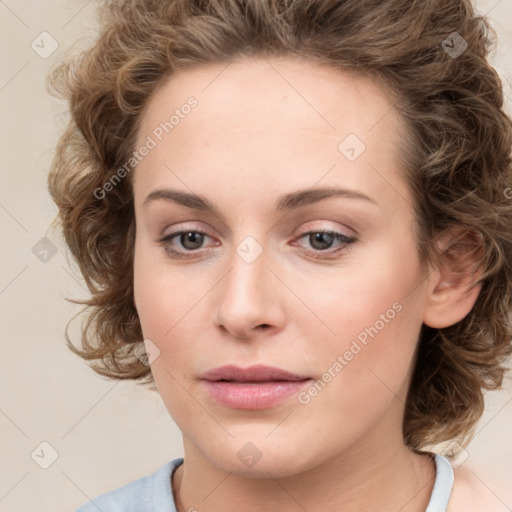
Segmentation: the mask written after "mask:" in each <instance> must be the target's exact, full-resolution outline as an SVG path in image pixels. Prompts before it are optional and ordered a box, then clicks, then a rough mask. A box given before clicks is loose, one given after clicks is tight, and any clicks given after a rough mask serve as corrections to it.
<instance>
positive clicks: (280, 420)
mask: <svg viewBox="0 0 512 512" xmlns="http://www.w3.org/2000/svg"><path fill="white" fill-rule="evenodd" d="M190 96H194V97H195V98H196V99H197V101H198V106H197V107H196V108H195V109H193V110H192V111H191V113H190V114H188V116H185V117H184V118H183V119H181V120H180V122H179V124H178V125H177V126H175V128H174V129H173V130H172V132H170V133H169V134H168V135H167V136H164V137H163V139H162V141H161V142H159V143H158V144H157V146H156V147H155V148H154V149H152V150H151V151H150V152H149V154H148V155H147V156H146V157H145V158H144V159H143V160H142V161H141V162H140V163H139V164H138V166H137V168H136V170H135V171H134V174H133V190H134V201H135V216H136V226H137V228H136V243H135V261H134V288H135V293H134V300H135V304H136V307H137V310H138V313H139V317H140V321H141V325H142V330H143V333H144V337H145V338H146V339H149V340H151V342H152V343H153V344H154V345H156V346H157V347H158V349H159V350H160V354H159V357H157V358H156V359H155V360H154V361H153V362H152V365H151V369H152V373H153V376H154V379H155V383H156V385H157V387H158V390H159V393H160V394H161V396H162V399H163V401H164V403H165V406H166V408H167V409H168V411H169V413H170V415H171V416H172V418H173V419H174V421H175V422H176V423H177V425H178V426H179V428H180V429H181V431H182V433H183V443H184V450H185V457H184V458H185V462H184V464H183V465H182V466H180V467H179V468H178V470H177V471H176V472H175V474H174V478H173V479H172V487H173V492H174V496H175V500H176V503H177V507H178V510H179V511H180V512H181V511H186V510H190V509H196V510H198V511H199V512H208V511H218V510H222V511H224V512H231V511H235V510H244V511H248V512H251V511H261V510H269V511H270V510H276V511H277V510H279V511H280V512H291V511H298V510H304V509H305V510H308V511H313V510H322V511H339V510H350V511H356V510H365V511H377V510H378V511H380V512H383V511H395V512H396V511H397V510H400V511H401V512H420V511H422V512H423V511H424V510H425V508H426V506H427V504H428V501H429V499H430V495H431V492H432V486H433V481H434V478H435V466H434V463H433V461H432V460H431V459H430V457H428V456H427V455H418V454H415V453H413V452H412V451H410V450H409V449H408V448H407V447H405V446H404V444H403V440H402V426H401V425H402V418H403V412H404V402H405V397H406V393H407V389H408V386H409V379H410V376H411V371H412V363H413V358H414V353H415V349H416V346H417V340H418V335H419V332H420V328H421V325H422V323H426V324H428V325H430V326H432V327H444V326H447V325H452V324H454V323H456V322H457V321H459V320H461V319H462V318H464V316H466V315H467V314H468V312H469V311H470V309H471V307H472V306H473V304H474V302H475V300H476V298H477V295H478V291H479V288H478V287H477V288H476V289H474V290H473V291H471V292H470V293H467V289H466V288H467V283H466V282H465V281H464V280H461V279H456V278H454V277H453V276H452V273H451V268H450V267H449V264H446V265H444V266H440V267H439V268H437V267H436V268H433V269H422V267H421V265H420V261H419V257H418V253H417V250H416V246H415V239H414V231H413V230H414V214H413V209H412V204H413V200H412V196H411V193H410V191H409V189H408V186H407V184H406V182H405V181H404V179H403V177H402V169H401V168H400V163H399V162H400V160H399V158H398V152H399V149H400V142H399V140H400V139H399V137H398V134H399V133H400V132H401V130H402V128H403V124H402V120H401V118H400V117H399V115H398V114H397V112H396V111H395V110H394V109H393V108H392V103H391V100H390V98H389V97H388V95H387V94H386V92H385V91H384V89H383V88H382V86H380V85H379V84H378V83H377V82H375V81H372V80H370V79H367V78H361V77H355V76H352V75H350V74H348V73H346V72H341V71H339V70H331V69H328V68H326V67H324V66H322V65H320V64H317V63H311V62H306V61H304V60H298V59H292V58H272V59H271V60H264V59H252V60H240V61H237V62H234V63H231V64H230V65H229V66H228V67H227V68H226V66H225V65H220V64H214V65H202V66H199V67H196V68H193V69H189V70H181V71H178V72H176V73H175V74H173V75H172V76H171V77H170V79H168V80H167V81H165V82H164V83H163V84H162V86H161V87H160V88H159V89H158V90H157V91H156V93H155V94H154V95H153V96H152V97H151V99H150V100H149V102H148V105H147V108H146V110H145V111H144V113H143V116H142V119H141V125H140V130H139V133H138V141H137V147H139V146H141V145H142V144H143V143H144V141H145V140H146V138H147V136H148V135H151V134H152V132H153V130H154V129H155V127H157V126H158V125H159V124H160V123H161V122H162V121H164V120H165V119H168V118H169V115H170V113H172V112H173V111H174V110H175V109H176V108H179V107H180V105H183V104H184V103H186V101H187V98H189V97H190ZM348 134H356V135H357V137H359V139H360V140H361V141H363V142H364V144H365V146H366V150H365V151H364V152H363V153H362V154H361V155H360V156H359V157H358V158H357V159H356V160H355V161H349V160H348V159H347V158H346V157H345V156H344V155H343V154H342V153H341V152H340V151H339V150H338V145H339V144H340V142H342V141H343V140H344V139H345V137H346V136H347V135H348ZM324 186H325V187H327V186H338V187H343V188H346V189H351V190H357V191H360V192H362V193H364V194H366V195H367V196H369V197H370V198H372V199H373V200H374V201H375V202H376V203H377V204H374V203H373V202H370V201H365V200H361V199H356V198H349V197H331V198H329V199H325V200H323V201H321V202H317V203H314V204H310V205H308V206H304V207H301V208H300V209H297V210H294V211H290V212H283V211H276V209H275V202H276V201H277V198H278V197H279V196H281V195H282V194H286V193H291V192H294V191H297V190H299V189H311V188H313V187H314V188H320V187H324ZM157 188H172V189H177V190H180V191H183V192H189V193H195V194H199V195H201V196H204V197H206V198H207V199H208V200H209V201H210V202H211V203H213V204H214V205H216V207H217V208H218V210H219V211H220V216H217V215H214V214H212V213H209V212H205V211H200V210H196V209H192V208H189V207H186V206H183V205H179V204H176V203H174V202H171V201H165V200H155V201H152V202H150V203H147V204H143V203H144V200H145V199H146V198H147V196H148V195H149V194H150V193H151V192H152V191H154V190H155V189H157ZM325 229H329V230H335V231H337V232H339V233H341V234H345V235H347V236H355V237H356V238H357V241H356V242H354V243H353V244H351V245H348V246H345V247H343V243H340V242H338V241H337V240H336V239H333V240H332V242H331V245H328V244H326V245H327V247H326V248H325V249H323V250H322V249H321V248H320V249H319V245H318V243H317V244H315V240H314V239H312V237H309V236H304V233H307V232H318V231H321V230H325ZM179 230H186V231H206V232H207V235H206V236H205V237H204V240H203V243H202V245H201V243H200V242H199V244H198V245H199V249H194V246H193V245H192V249H191V248H190V247H191V245H190V243H189V244H188V245H186V246H185V245H183V244H186V243H187V240H186V239H185V240H183V238H181V239H180V237H179V236H176V237H175V238H174V239H173V241H172V242H171V241H169V242H167V243H168V244H169V245H171V246H172V248H173V249H175V250H178V251H181V252H182V253H187V254H188V255H189V256H191V257H190V258H189V259H176V258H173V257H171V256H170V255H169V254H168V253H167V252H166V250H165V247H164V246H162V244H161V243H160V242H159V240H160V239H161V238H162V237H164V236H166V235H168V234H171V233H174V232H177V231H179ZM248 236H251V237H253V238H254V239H255V240H256V241H257V243H258V244H259V245H260V247H261V250H262V253H261V254H260V255H259V257H257V258H256V259H255V260H254V261H253V262H251V263H247V261H246V260H244V259H243V258H242V257H240V256H239V254H238V253H237V247H238V246H239V245H240V244H241V242H242V241H244V239H246V237H248ZM442 243H443V240H441V241H440V248H442ZM242 246H243V245H242ZM195 247H197V245H196V246H195ZM251 247H253V246H251ZM340 247H341V248H342V250H341V251H340V252H338V253H336V254H333V253H332V252H333V251H335V250H336V249H339V248H340ZM254 250H255V249H254V247H253V248H252V249H251V251H253V252H252V254H255V253H254ZM308 250H309V251H310V252H311V254H308V253H307V251H308ZM187 251H188V252H187ZM329 252H331V256H328V257H327V259H320V258H321V257H322V256H323V255H324V256H325V255H326V254H327V255H328V254H329ZM459 270H460V269H459ZM394 303H399V304H400V305H401V310H400V312H399V313H396V315H395V316H394V318H393V319H392V320H390V321H389V322H387V323H386V324H385V326H384V328H382V329H381V330H379V332H378V334H377V335H376V336H375V337H374V338H373V339H369V341H368V344H367V345H366V346H364V348H363V349H362V350H361V351H359V352H358V353H357V355H356V356H354V357H353V358H352V359H351V360H350V361H348V362H347V364H346V366H344V367H343V369H342V371H340V372H339V373H337V374H336V377H335V378H333V379H332V380H331V381H330V382H329V383H328V385H327V386H326V387H325V388H324V389H323V390H322V391H321V392H319V393H318V394H317V395H316V396H314V397H312V398H311V401H310V402H309V403H308V404H302V403H300V402H299V401H298V399H297V396H292V397H289V398H288V399H286V400H285V401H284V402H282V403H281V404H279V405H277V406H274V407H270V408H267V409H262V410H256V411H247V410H237V409H231V408H228V407H225V406H223V405H221V404H219V403H218V402H216V401H215V400H214V399H213V398H212V397H211V396H210V395H209V394H208V393H207V391H206V390H205V386H204V383H203V382H201V380H200V379H199V376H200V375H201V374H202V373H203V372H205V371H207V370H209V369H212V368H215V367H218V366H221V365H224V364H236V365H238V366H241V367H247V366H249V365H252V364H257V363H261V364H267V365H272V366H278V367H281V368H283V369H286V370H288V371H291V372H294V373H299V374H305V375H308V376H310V377H311V378H313V379H314V380H317V379H320V378H321V377H322V375H323V374H324V373H325V372H326V371H327V369H328V368H330V367H332V365H333V363H334V362H335V361H336V360H337V356H338V355H340V354H344V353H345V352H346V351H347V350H348V349H349V348H350V346H351V342H352V341H353V340H354V339H355V338H356V336H357V335H358V334H359V333H361V331H364V329H365V327H369V326H371V325H374V324H375V323H376V321H377V320H378V319H379V318H381V317H380V315H381V314H384V313H385V312H386V311H387V310H389V309H390V308H392V305H393V304H394ZM262 325H264V327H262ZM246 443H252V444H253V445H255V446H256V447H257V450H259V452H260V453H261V459H260V460H259V461H258V462H257V463H256V464H254V465H253V466H252V467H250V468H248V467H246V466H245V465H244V464H242V463H241V461H240V460H239V458H238V457H237V452H238V451H239V450H240V449H241V448H242V447H243V446H244V445H246ZM457 471H459V470H457ZM461 481H462V479H461ZM460 485H461V486H462V487H460V486H459V484H458V482H457V479H456V485H455V489H454V496H458V497H456V501H454V500H451V502H450V508H449V511H450V512H453V511H456V510H462V509H463V508H464V507H466V508H465V509H464V510H466V511H467V510H470V508H468V507H469V505H470V504H469V503H465V502H464V498H463V496H464V488H463V486H464V485H469V484H464V482H462V483H461V484H460Z"/></svg>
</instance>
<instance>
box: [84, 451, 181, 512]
mask: <svg viewBox="0 0 512 512" xmlns="http://www.w3.org/2000/svg"><path fill="white" fill-rule="evenodd" d="M182 461H183V459H180V458H178V459H174V460H171V461H169V462H166V463H165V464H164V465H163V466H161V467H160V468H159V469H158V470H157V471H155V472H154V473H151V474H150V475H146V476H143V477H141V478H138V479H137V480H134V481H132V482H129V483H127V484H125V485H123V486H122V487H118V488H116V489H114V490H112V491H109V492H106V493H104V494H101V495H100V496H98V497H96V498H94V499H93V500H89V501H88V502H87V503H85V504H84V505H82V506H81V507H80V508H78V509H77V510H76V512H98V510H101V511H102V512H151V511H153V510H155V508H154V506H156V507H158V508H159V509H160V508H162V507H163V509H164V510H169V512H171V511H172V510H173V507H174V499H173V496H172V488H171V480H170V477H171V473H172V471H173V470H174V469H175V468H177V467H178V466H179V465H180V464H181V462H182Z"/></svg>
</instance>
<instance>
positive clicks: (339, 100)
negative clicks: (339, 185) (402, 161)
mask: <svg viewBox="0 0 512 512" xmlns="http://www.w3.org/2000/svg"><path fill="white" fill-rule="evenodd" d="M190 98H193V99H194V102H195V106H194V107H193V108H190V107H189V106H187V105H189V104H191V103H190ZM185 106H186V108H185ZM171 116H173V119H172V120H171V121H172V122H171V123H169V120H170V119H171ZM166 123H167V124H166ZM166 128H167V129H166ZM402 129H403V125H402V122H401V119H400V118H399V116H398V114H397V113H396V111H395V110H394V109H393V106H392V103H391V99H390V98H389V96H388V92H387V91H386V90H385V89H384V88H383V87H382V85H381V84H380V83H379V82H377V81H376V80H372V79H370V78H363V77H360V76H356V75H354V74H352V73H348V72H343V71H340V70H337V69H332V68H328V67H326V66H324V65H321V64H319V63H316V62H311V61H305V60H301V59H290V58H272V59H245V60H241V61H236V62H231V63H229V64H208V65H200V66H197V67H194V68H191V69H186V70H179V71H177V72H175V73H174V74H173V75H171V76H170V77H169V78H168V79H167V80H166V81H165V82H163V83H162V84H161V86H160V87H159V88H158V89H157V91H155V93H154V94H153V96H152V97H151V99H150V100H149V102H148V104H147V106H146V109H145V112H144V114H143V117H142V119H141V124H140V130H139V133H138V140H137V147H139V146H141V145H143V144H144V142H145V141H146V140H147V138H148V137H151V138H152V139H153V140H154V142H155V147H154V148H153V149H151V151H150V152H149V154H147V156H145V157H144V159H143V160H142V161H141V162H140V163H139V164H138V166H137V169H136V170H135V172H134V190H135V195H136V202H138V203H140V202H142V200H143V199H144V197H145V195H146V194H147V193H149V192H150V191H151V190H152V189H153V188H155V186H156V185H158V184H161V183H168V184H179V185H181V188H184V187H183V185H184V183H180V180H179V178H178V176H182V177H186V182H187V183H185V185H190V187H189V188H191V187H192V188H194V187H195V188H197V187H198V186H200V187H201V188H202V189H203V191H207V190H208V189H209V188H210V189H211V187H210V185H212V186H213V184H214V183H215V185H217V184H219V183H222V182H224V183H225V184H226V186H228V187H231V188H233V187H236V186H237V184H239V185H240V186H243V185H245V186H247V183H248V180H250V181H251V183H252V185H253V186H254V187H255V190H256V189H258V187H261V190H262V192H263V191H264V190H265V189H267V190H268V187H269V185H273V186H274V185H275V186H276V187H277V188H279V189H283V188H286V186H287V185H289V183H290V180H293V181H295V182H296V185H297V186H302V187H307V186H310V187H312V186H314V184H315V182H318V180H320V179H322V176H327V175H328V180H330V183H329V184H332V182H333V180H334V181H338V182H339V179H338V178H340V177H341V178H342V181H343V182H344V183H343V184H344V185H349V186H350V185H352V186H354V187H360V186H361V184H362V182H364V181H366V182H368V177H369V176H370V175H371V174H373V175H374V176H373V177H372V179H373V188H374V192H375V193H381V192H384V189H385V188H386V187H389V185H386V183H385V180H384V181H383V179H382V178H378V177H376V175H375V173H376V171H377V172H379V170H380V172H381V173H384V174H386V173H389V172H390V171H391V169H392V168H393V167H395V168H396V166H397V159H396V153H397V147H398V144H399V142H398V141H399V133H401V131H402ZM354 156H355V157H356V159H354ZM332 169H334V170H335V172H332V173H331V172H330V170H332ZM170 171H172V172H170ZM395 172H396V169H395ZM200 184H201V185H200ZM322 184H325V185H327V184H328V183H322ZM143 195H144V197H142V196H143Z"/></svg>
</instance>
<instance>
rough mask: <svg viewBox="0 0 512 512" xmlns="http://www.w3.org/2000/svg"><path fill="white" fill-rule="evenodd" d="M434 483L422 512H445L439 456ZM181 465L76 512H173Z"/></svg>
mask: <svg viewBox="0 0 512 512" xmlns="http://www.w3.org/2000/svg"><path fill="white" fill-rule="evenodd" d="M435 461H436V480H435V482H434V488H433V489H432V495H431V496H430V501H429V504H428V506H427V509H426V511H425V512H446V509H447V507H448V500H449V499H450V494H451V492H452V487H453V469H452V466H451V464H450V463H449V462H448V460H447V459H445V458H444V457H443V456H441V455H437V454H436V456H435ZM182 463H183V458H177V459H174V460H171V461H170V462H167V463H165V464H164V465H163V466H162V467H160V469H158V470H157V471H155V472H154V473H152V474H151V475H147V476H144V477H142V478H139V479H138V480H134V481H133V482H130V483H128V484H126V485H123V486H122V487H119V488H117V489H114V490H113V491H110V492H107V493H105V494H102V495H100V496H98V497H97V498H95V499H94V500H92V501H88V502H87V503H86V504H85V505H82V506H81V507H80V508H79V509H77V510H76V512H176V505H175V504H174V497H173V494H172V487H171V474H172V473H173V472H174V470H175V469H176V468H177V467H178V466H179V465H180V464H182Z"/></svg>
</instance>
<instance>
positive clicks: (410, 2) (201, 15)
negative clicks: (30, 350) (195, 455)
mask: <svg viewBox="0 0 512 512" xmlns="http://www.w3.org/2000/svg"><path fill="white" fill-rule="evenodd" d="M99 19H100V20H101V22H100V31H99V37H98V39H97V41H96V42H95V44H94V45H93V46H92V47H90V48H88V49H87V50H85V51H81V52H79V53H78V54H74V53H71V54H69V55H68V56H67V57H66V58H65V59H63V60H62V61H61V62H60V63H59V64H58V65H57V66H56V67H55V68H54V69H53V70H52V71H51V73H50V74H49V75H48V88H49V91H50V92H51V93H52V94H54V95H55V96H58V97H61V98H65V99H67V100H68V102H69V106H70V111H71V119H70V121H69V124H68V126H67V128H66V130H65V132H64V133H63V134H62V136H61V138H60V140H59V142H58V145H57V148H56V153H55V157H54V161H53V164H52V168H51V170H50V173H49V176H48V186H49V191H50V193H51V196H52V198H53V200H54V201H55V203H56V204H57V206H58V208H59V215H58V219H59V220H60V221H61V227H62V233H63V235H64V238H65V242H66V244H67V246H68V247H69V249H70V251H71V253H72V256H73V257H74V259H75V260H76V261H77V263H78V265H79V268H80V271H81V273H82V275H83V277H84V279H85V282H86V284H87V286H88V288H89V290H90V293H91V295H92V297H91V298H89V299H87V300H71V301H72V302H75V303H78V304H84V305H85V308H84V310H87V311H88V312H89V314H88V316H87V322H86V323H85V324H84V325H82V333H81V342H82V346H81V349H79V348H77V347H75V346H74V345H73V344H72V343H71V341H70V339H69V336H68V327H69V324H68V326H67V327H66V332H65V337H66V341H67V344H68V346H69V348H70V349H71V350H72V351H73V352H74V353H76V354H78V355H79V356H80V357H82V358H84V359H86V360H88V361H91V364H90V365H91V367H92V368H93V369H94V370H95V371H96V372H97V373H98V374H100V375H102V376H105V377H108V378H113V379H134V380H138V381H139V382H140V383H141V384H150V385H151V384H152V383H153V382H154V381H153V378H152V374H151V369H150V367H149V366H148V365H147V364H144V362H143V361H141V360H140V358H139V357H137V354H136V347H137V346H140V342H141V340H142V339H143V334H142V331H141V326H140V322H139V319H138V315H137V311H136V309H135V305H134V301H133V253H134V242H135V229H134V222H135V218H134V206H133V189H132V179H131V176H132V173H129V174H128V175H127V177H126V179H123V180H119V183H118V184H117V186H115V187H112V190H111V191H109V193H108V194H98V192H97V191H98V190H102V187H104V184H105V183H106V182H107V181H109V180H110V179H111V177H112V176H113V175H114V171H115V170H116V169H119V168H120V167H121V166H123V165H125V162H127V161H128V160H129V158H130V155H132V154H133V151H134V144H135V140H136V135H137V131H138V128H139V123H140V119H141V117H142V113H143V109H144V107H145V106H146V105H147V103H148V100H149V98H150V96H151V95H152V93H154V91H155V90H156V88H157V87H158V86H159V84H161V83H163V81H164V79H165V78H166V77H168V76H169V75H171V74H172V73H173V72H174V71H175V70H177V69H184V68H187V67H191V66H198V65H201V64H202V63H228V62H230V61H233V60H235V59H237V58H239V57H249V58H250V57H253V56H254V57H256V56H258V57H259V56H262V57H271V56H295V57H300V58H303V59H311V60H313V61H316V62H320V63H323V64H325V65H326V66H331V67H334V68H337V69H341V70H350V71H351V72H355V73H356V74H362V75H365V76H370V77H373V78H374V79H376V80H380V81H382V82H383V83H384V84H386V86H387V87H389V88H390V90H391V91H393V92H394V95H393V97H394V98H396V103H395V104H394V108H396V109H397V110H398V112H399V113H400V114H401V115H402V116H403V118H404V120H405V121H406V125H407V127H408V134H407V138H406V141H405V142H404V145H403V147H402V148H401V150H402V151H401V158H402V160H403V162H405V163H406V165H404V168H405V169H407V172H406V175H405V178H406V179H407V181H408V183H409V185H410V187H411V190H412V192H413V196H414V200H415V205H414V206H415V217H416V219H415V221H416V231H417V246H418V253H419V255H420V260H421V262H422V264H423V265H427V264H431V263H432V262H434V261H436V260H435V258H434V257H435V256H437V257H438V256H439V255H438V254H437V253H436V251H435V250H434V243H433V241H434V240H435V239H436V237H438V236H439V235H440V234H442V233H444V232H446V230H448V229H450V228H459V230H462V232H463V233H466V236H460V237H459V238H458V239H454V240H453V244H452V245H451V246H450V247H449V249H448V250H447V251H446V252H445V253H443V255H444V256H445V257H448V256H451V257H454V258H455V257H457V255H458V254H459V252H458V251H459V250H460V249H461V248H462V249H463V250H464V251H467V250H468V247H467V244H468V243H471V240H473V244H474V247H473V250H477V249H479V250H481V254H482V258H481V260H480V262H481V267H480V268H481V269H482V273H481V274H480V276H479V277H478V281H477V282H475V283H474V285H476V284H481V286H482V288H481V291H480V294H479V296H478V299H477V301H476V303H475V305H474V307H473V309H472V310H471V312H470V314H468V315H467V316H466V317H465V318H464V319H463V320H461V321H460V322H458V323H456V324H455V325H452V326H450V327H447V328H443V329H433V328H429V327H427V326H426V325H423V328H422V331H421V336H420V339H419V341H418V349H417V357H416V362H415V368H414V373H413V377H412V381H411V386H410V390H409V394H408V398H407V403H406V408H405V415H404V422H403V436H404V442H405V444H406V445H408V446H409V447H410V448H411V449H413V450H420V449H421V448H423V447H425V446H426V445H429V444H436V443H439V442H442V441H448V440H457V441H459V443H460V444H461V445H463V446H464V445H467V443H468V442H469V440H470V438H471V437H472V435H473V434H472V432H473V430H474V428H475V425H476V423H477V420H478V419H479V418H480V416H481V414H482V412H483V409H484V400H483V390H484V389H486V390H488V389H497V388H499V387H501V385H502V381H503V377H504V373H505V371H506V366H505V365H506V363H507V358H508V357H509V356H510V355H511V353H512V343H511V339H512V327H511V311H512V201H511V197H510V194H507V193H506V191H507V190H508V191H510V190H512V189H510V185H511V184H512V163H511V148H512V123H511V120H510V118H509V117H508V116H507V115H506V113H505V112H504V107H503V91H502V84H501V82H500V79H499V76H498V74H497V72H496V71H495V70H494V69H493V67H492V66H491V65H490V64H489V62H488V60H487V59H488V55H489V53H490V51H491V49H492V47H493V44H494V39H495V34H494V32H493V30H492V28H491V27H490V25H489V22H488V21H487V19H486V18H485V17H482V16H478V15H477V14H476V13H475V11H474V9H473V7H472V5H471V3H470V1H469V0H382V1H378V2H377V1H375V0H358V1H349V0H168V1H162V0H133V1H128V0H125V1H120V0H111V1H107V2H105V3H104V5H103V7H102V8H101V10H100V11H99ZM455 43H457V46H456V44H455ZM466 45H467V47H466ZM453 48H455V49H457V54H455V53H454V51H450V49H453ZM468 234H470V235H472V236H468ZM68 300H70V299H68ZM82 311H83V310H82ZM152 389H156V388H154V387H153V388H152Z"/></svg>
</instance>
